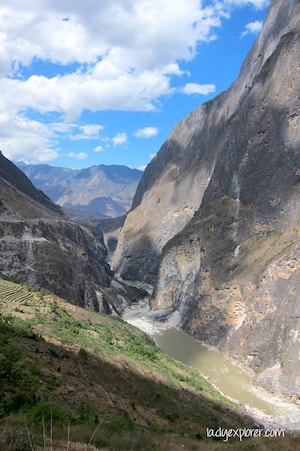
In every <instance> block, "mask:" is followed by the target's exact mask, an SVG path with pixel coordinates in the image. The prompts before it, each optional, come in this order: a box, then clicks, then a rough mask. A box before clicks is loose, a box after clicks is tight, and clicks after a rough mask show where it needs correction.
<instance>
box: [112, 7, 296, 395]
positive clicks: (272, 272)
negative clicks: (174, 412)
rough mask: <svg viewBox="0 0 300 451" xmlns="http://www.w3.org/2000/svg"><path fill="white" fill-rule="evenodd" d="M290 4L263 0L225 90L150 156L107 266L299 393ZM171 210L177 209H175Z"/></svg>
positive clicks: (158, 305) (269, 378)
mask: <svg viewBox="0 0 300 451" xmlns="http://www.w3.org/2000/svg"><path fill="white" fill-rule="evenodd" d="M299 93H300V4H299V1H297V0H276V1H272V2H271V5H270V8H269V11H268V15H267V18H266V21H265V24H264V27H263V29H262V32H261V34H260V36H259V38H258V40H257V41H256V43H255V45H254V47H253V48H252V50H251V51H250V53H249V54H248V56H247V58H246V60H245V62H244V64H243V66H242V68H241V72H240V75H239V77H238V79H237V80H236V82H235V83H233V85H232V86H231V87H230V88H229V90H228V91H226V92H225V93H222V94H221V95H219V96H218V97H216V98H215V99H213V100H212V101H210V102H208V103H206V104H204V105H202V106H200V107H199V108H198V109H197V110H196V111H194V112H193V113H191V114H190V115H189V116H188V117H187V118H186V119H185V120H184V121H183V122H182V123H181V124H178V125H177V126H175V128H174V130H173V132H172V133H171V135H170V137H169V139H168V140H167V142H166V143H165V144H164V145H163V147H162V149H161V150H160V152H159V153H158V154H157V156H156V158H155V159H154V160H153V161H152V163H151V164H150V165H149V166H148V168H147V169H146V171H145V175H144V177H143V178H142V181H141V183H140V185H139V188H138V191H137V193H136V197H135V202H134V206H133V209H132V211H131V212H130V213H129V215H128V217H127V220H126V222H125V224H124V227H123V230H122V232H121V240H120V243H119V247H118V248H117V253H116V259H115V267H116V269H117V271H119V272H120V273H121V274H122V275H124V277H128V278H140V279H144V280H149V281H155V290H154V298H153V302H152V308H153V309H154V310H155V309H156V310H169V309H173V310H177V311H179V313H180V315H179V317H180V322H179V325H180V326H181V327H182V328H183V329H184V330H185V331H187V332H189V333H190V334H192V335H194V336H196V337H197V338H199V339H201V340H203V341H205V342H206V343H208V344H211V345H215V346H218V347H219V348H220V349H222V350H223V351H224V352H226V353H228V355H230V356H231V357H233V358H235V359H237V360H238V361H239V362H241V363H243V364H245V365H246V366H248V367H250V368H252V369H253V370H254V371H255V373H256V377H257V381H258V382H259V383H260V384H261V385H263V386H265V387H266V388H268V389H270V390H274V391H281V392H282V393H286V394H289V395H291V394H296V395H300V377H299V374H300V354H299V352H300V304H299V297H300V284H299V280H300V245H299V241H300V240H299V236H300V213H299V212H300V205H299V204H300V200H299V199H300V198H299V181H300V119H299V113H300V110H299V105H300V99H299ZM176 215H177V216H176Z"/></svg>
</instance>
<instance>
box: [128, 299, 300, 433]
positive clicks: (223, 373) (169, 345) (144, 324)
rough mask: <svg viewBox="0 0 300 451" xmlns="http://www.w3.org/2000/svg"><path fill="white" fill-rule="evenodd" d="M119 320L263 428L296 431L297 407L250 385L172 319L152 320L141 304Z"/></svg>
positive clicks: (246, 377) (242, 374)
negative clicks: (146, 336) (200, 377)
mask: <svg viewBox="0 0 300 451" xmlns="http://www.w3.org/2000/svg"><path fill="white" fill-rule="evenodd" d="M123 319H124V320H125V321H127V322H128V323H130V324H132V325H134V326H136V327H138V328H139V329H141V330H143V331H144V332H146V333H147V334H149V335H150V336H151V337H152V338H153V339H154V341H155V342H156V344H157V346H158V347H159V348H160V349H161V350H162V351H164V352H165V353H166V354H169V355H170V356H172V357H174V358H175V359H176V360H179V361H181V362H183V363H185V364H187V365H189V366H190V367H192V368H194V369H197V370H198V371H199V372H200V373H201V374H202V375H203V376H204V377H205V378H206V379H208V380H209V381H210V382H211V383H212V384H213V385H214V386H215V387H216V388H217V389H218V390H219V391H220V392H221V393H223V394H224V395H225V396H227V397H229V398H230V399H232V400H234V401H236V402H237V403H239V404H240V405H241V408H242V410H243V411H244V412H246V413H247V414H249V415H250V416H252V417H253V418H254V419H255V420H256V421H258V422H259V423H261V424H263V425H264V426H265V427H276V428H284V429H286V430H294V431H295V430H297V431H300V407H299V406H297V405H295V404H292V403H288V402H285V401H283V400H282V399H279V398H277V397H274V396H272V395H270V393H268V392H266V391H264V390H262V389H260V388H257V387H255V386H253V385H252V383H251V379H250V376H249V375H248V374H247V373H246V372H244V371H243V370H242V369H241V368H240V367H238V366H236V365H234V364H232V363H231V362H230V361H229V360H228V359H226V358H225V357H224V355H223V354H222V353H221V352H219V351H217V350H211V349H208V348H206V347H205V346H203V345H202V344H201V343H200V342H198V341H197V340H195V339H193V338H192V337H190V336H189V335H187V334H185V333H183V332H182V331H180V330H179V329H177V328H176V327H174V324H175V323H176V321H175V322H172V320H170V321H168V322H160V321H155V320H153V319H152V318H151V315H150V312H149V307H148V305H147V303H144V304H142V305H140V306H139V307H136V308H131V309H129V310H127V312H126V313H124V315H123Z"/></svg>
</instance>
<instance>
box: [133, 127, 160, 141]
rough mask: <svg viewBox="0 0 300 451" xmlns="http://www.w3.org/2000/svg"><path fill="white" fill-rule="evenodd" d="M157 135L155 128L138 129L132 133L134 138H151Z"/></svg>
mask: <svg viewBox="0 0 300 451" xmlns="http://www.w3.org/2000/svg"><path fill="white" fill-rule="evenodd" d="M157 134H158V128H157V127H144V128H139V129H137V130H136V131H135V132H134V136H136V137H137V138H152V137H153V136H156V135H157Z"/></svg>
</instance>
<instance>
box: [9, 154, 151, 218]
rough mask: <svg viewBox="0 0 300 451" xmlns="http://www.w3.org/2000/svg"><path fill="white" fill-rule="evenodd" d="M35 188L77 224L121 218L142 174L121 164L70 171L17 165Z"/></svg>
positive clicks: (129, 205)
mask: <svg viewBox="0 0 300 451" xmlns="http://www.w3.org/2000/svg"><path fill="white" fill-rule="evenodd" d="M16 165H17V166H18V167H19V169H21V170H22V171H23V172H24V173H25V174H26V175H27V177H28V178H29V179H30V180H31V181H32V183H33V184H34V185H35V186H36V188H38V189H40V190H42V191H43V192H44V193H46V194H47V196H49V197H50V198H51V199H52V201H53V202H55V203H56V204H58V205H60V206H61V207H62V208H63V209H64V211H65V212H66V213H67V214H69V215H70V216H71V217H72V218H73V219H75V220H77V221H78V222H83V223H90V222H91V221H93V220H98V219H104V218H115V217H118V216H122V215H124V214H125V213H127V211H128V210H129V209H130V207H131V203H132V199H133V196H134V193H135V191H136V188H137V185H138V183H139V181H140V179H141V177H142V175H143V172H142V171H140V170H138V169H132V168H129V167H127V166H122V165H103V164H101V165H97V166H91V167H89V168H84V169H71V168H63V167H57V166H50V165H48V164H37V165H32V164H29V165H28V164H25V163H16Z"/></svg>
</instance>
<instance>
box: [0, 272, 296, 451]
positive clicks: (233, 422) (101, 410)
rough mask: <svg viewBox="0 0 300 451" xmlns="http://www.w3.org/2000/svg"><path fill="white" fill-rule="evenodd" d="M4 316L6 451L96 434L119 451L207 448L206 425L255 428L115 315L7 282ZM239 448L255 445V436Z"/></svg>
mask: <svg viewBox="0 0 300 451" xmlns="http://www.w3.org/2000/svg"><path fill="white" fill-rule="evenodd" d="M0 319H1V329H0V341H1V354H0V356H1V359H0V372H1V384H0V391H1V398H0V449H5V450H6V451H12V450H14V451H15V450H16V449H22V451H25V450H26V449H32V448H31V447H30V442H29V436H28V433H29V434H30V440H31V442H32V443H34V446H38V445H39V446H42V444H43V442H44V441H47V443H48V444H49V443H50V439H51V438H52V439H53V442H56V445H55V446H58V445H57V442H59V441H60V442H61V443H63V444H65V443H66V441H67V438H68V436H69V438H70V441H73V442H75V441H80V442H83V443H88V442H89V441H90V439H91V437H92V435H93V432H95V431H96V433H95V435H94V436H93V439H92V440H91V443H92V444H93V445H96V446H97V447H108V448H105V449H110V450H114V449H116V450H117V449H120V450H121V449H122V450H125V449H145V450H147V449H148V450H153V449H158V450H159V449H162V450H164V449H165V450H166V449H172V450H176V449H181V448H182V447H185V448H186V449H191V450H192V449H203V446H204V447H205V446H206V445H208V441H207V440H208V439H207V438H206V427H211V428H217V427H219V426H220V425H222V427H230V428H234V427H235V428H237V427H244V426H245V427H246V426H247V427H253V424H252V422H251V421H250V420H249V419H247V418H245V417H243V416H242V415H241V414H240V413H239V412H238V410H237V406H235V405H234V404H232V403H231V402H229V401H228V400H226V399H225V398H224V397H222V396H221V395H220V394H219V393H218V392H216V391H215V390H214V389H213V388H212V387H211V386H210V385H209V384H208V383H207V381H205V380H204V379H203V378H202V377H201V376H200V374H199V373H197V372H196V371H193V370H191V369H190V368H187V367H185V366H184V365H183V364H181V363H179V362H177V361H175V360H173V359H172V358H170V357H168V356H166V355H164V354H163V353H162V352H161V351H160V350H159V349H158V348H156V346H155V345H154V343H153V342H152V340H151V339H150V338H149V337H147V336H146V335H145V334H144V333H142V332H141V331H139V330H138V329H136V328H134V327H132V326H130V325H128V324H127V323H125V322H123V321H122V320H120V319H118V318H116V317H114V318H111V317H108V316H105V315H99V314H95V313H93V312H90V311H87V310H84V309H81V308H79V307H75V306H72V305H70V304H69V303H66V302H65V301H63V300H62V299H60V298H57V297H55V296H53V295H51V294H50V293H48V292H46V291H45V290H42V289H40V290H38V289H36V290H32V289H31V288H28V287H27V288H26V287H25V286H23V285H20V284H16V283H13V282H11V281H8V280H4V279H0ZM51 409H52V432H51V429H50V427H51V416H50V412H51ZM43 420H44V421H43ZM43 422H44V424H43ZM68 425H69V428H68ZM26 429H27V430H26ZM68 429H69V432H68ZM43 431H44V432H43ZM268 440H271V439H268ZM287 440H291V442H290V443H293V439H292V438H290V439H289V438H287ZM251 442H252V444H253V446H255V443H256V440H254V441H253V440H251ZM267 442H268V441H267ZM267 442H265V441H264V439H262V440H261V441H260V444H261V445H262V448H259V449H265V448H264V444H265V443H267ZM271 442H272V440H271ZM271 442H269V443H271ZM284 443H286V441H285V442H284ZM295 443H296V441H295ZM232 444H233V445H234V444H237V445H238V446H241V445H243V446H242V447H241V448H239V449H248V448H247V446H249V440H245V443H244V444H240V443H239V442H237V440H234V439H233V440H232ZM211 445H212V447H209V449H221V448H220V446H218V445H217V443H211ZM220 445H222V449H223V447H224V446H223V445H224V443H221V444H220ZM49 446H50V445H49ZM61 446H62V445H61ZM34 449H35V448H34ZM55 449H58V448H56V447H55ZM59 449H64V448H59ZM69 449H70V450H71V448H69ZM76 449H77V450H78V449H87V448H85V447H84V445H82V448H76ZM205 449H206V448H205ZM230 449H235V448H232V447H231V446H230ZM266 449H267V448H266ZM282 449H284V448H282Z"/></svg>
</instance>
